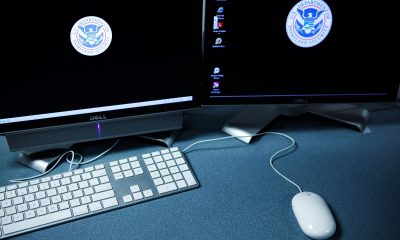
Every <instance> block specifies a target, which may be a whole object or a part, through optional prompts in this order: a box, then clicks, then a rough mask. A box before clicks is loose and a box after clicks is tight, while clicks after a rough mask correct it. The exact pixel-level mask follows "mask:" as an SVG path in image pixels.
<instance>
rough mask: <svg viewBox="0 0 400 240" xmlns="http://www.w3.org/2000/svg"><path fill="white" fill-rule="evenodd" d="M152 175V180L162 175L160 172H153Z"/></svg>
mask: <svg viewBox="0 0 400 240" xmlns="http://www.w3.org/2000/svg"><path fill="white" fill-rule="evenodd" d="M150 175H151V177H152V178H158V177H160V173H159V172H158V171H154V172H151V173H150Z"/></svg>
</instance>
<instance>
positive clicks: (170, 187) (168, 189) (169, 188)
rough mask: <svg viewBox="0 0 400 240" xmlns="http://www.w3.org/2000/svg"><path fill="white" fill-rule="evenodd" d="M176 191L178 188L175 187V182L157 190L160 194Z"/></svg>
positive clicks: (158, 187)
mask: <svg viewBox="0 0 400 240" xmlns="http://www.w3.org/2000/svg"><path fill="white" fill-rule="evenodd" d="M176 189H177V188H176V185H175V183H174V182H171V183H167V184H163V185H159V186H157V190H158V192H159V193H160V194H162V193H166V192H171V191H173V190H176Z"/></svg>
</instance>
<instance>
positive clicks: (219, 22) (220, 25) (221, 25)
mask: <svg viewBox="0 0 400 240" xmlns="http://www.w3.org/2000/svg"><path fill="white" fill-rule="evenodd" d="M223 25H224V23H223V22H221V21H218V29H220V28H222V27H223Z"/></svg>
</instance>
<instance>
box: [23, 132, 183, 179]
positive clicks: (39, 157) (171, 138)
mask: <svg viewBox="0 0 400 240" xmlns="http://www.w3.org/2000/svg"><path fill="white" fill-rule="evenodd" d="M179 133H180V131H179V130H174V131H165V132H157V133H151V134H145V135H138V137H140V138H144V139H146V140H149V141H151V142H154V143H156V144H158V145H161V146H164V147H167V148H170V147H172V145H173V144H174V142H175V139H176V137H177V136H178V135H179ZM71 148H72V145H66V146H65V147H62V148H61V147H60V148H57V149H49V150H43V151H37V152H32V153H28V152H20V153H19V154H18V157H17V161H18V162H19V163H21V164H23V165H25V166H27V167H30V168H33V169H35V170H36V171H39V172H41V173H45V172H47V171H48V170H49V169H50V168H51V167H53V166H54V164H55V163H56V162H57V160H58V158H59V157H60V156H61V154H63V153H64V152H66V151H68V150H69V149H71Z"/></svg>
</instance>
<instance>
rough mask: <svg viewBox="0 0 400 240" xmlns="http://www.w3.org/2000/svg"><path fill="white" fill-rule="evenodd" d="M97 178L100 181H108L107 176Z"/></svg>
mask: <svg viewBox="0 0 400 240" xmlns="http://www.w3.org/2000/svg"><path fill="white" fill-rule="evenodd" d="M99 179H100V183H108V182H109V181H110V179H109V178H108V176H102V177H100V178H99Z"/></svg>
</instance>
